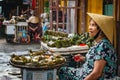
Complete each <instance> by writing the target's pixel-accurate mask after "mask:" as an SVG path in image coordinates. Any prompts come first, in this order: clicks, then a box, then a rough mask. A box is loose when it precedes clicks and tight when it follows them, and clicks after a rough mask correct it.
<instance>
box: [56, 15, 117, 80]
mask: <svg viewBox="0 0 120 80" xmlns="http://www.w3.org/2000/svg"><path fill="white" fill-rule="evenodd" d="M88 15H89V16H90V18H91V19H90V24H89V36H90V37H91V38H93V39H94V46H92V47H91V48H90V49H89V51H88V53H87V54H86V57H83V56H82V55H80V54H79V55H77V56H79V57H80V59H79V60H77V62H78V61H81V60H84V61H85V63H84V64H83V66H82V67H81V68H72V67H61V68H60V69H59V72H58V75H59V80H116V79H115V77H116V75H117V74H116V72H117V55H116V51H115V48H116V38H115V36H116V33H115V31H116V30H115V21H114V18H113V17H110V16H104V15H99V14H93V13H88Z"/></svg>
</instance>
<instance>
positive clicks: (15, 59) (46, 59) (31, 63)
mask: <svg viewBox="0 0 120 80" xmlns="http://www.w3.org/2000/svg"><path fill="white" fill-rule="evenodd" d="M29 52H30V54H29V55H28V56H23V55H21V56H18V55H15V54H13V55H12V56H11V59H10V62H11V63H13V64H15V65H19V66H24V67H38V68H53V67H56V66H58V65H62V64H63V63H64V62H65V58H64V57H62V56H61V55H58V54H53V53H52V54H48V53H46V52H47V51H45V50H40V51H32V50H30V51H29Z"/></svg>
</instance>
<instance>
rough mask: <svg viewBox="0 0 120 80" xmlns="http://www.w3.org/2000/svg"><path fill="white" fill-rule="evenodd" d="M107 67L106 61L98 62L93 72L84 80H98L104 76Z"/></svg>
mask: <svg viewBox="0 0 120 80" xmlns="http://www.w3.org/2000/svg"><path fill="white" fill-rule="evenodd" d="M105 65H106V61H105V60H103V59H102V60H96V61H95V63H94V69H93V71H92V72H91V73H90V74H89V75H88V76H87V77H86V78H85V79H84V80H97V79H98V78H99V77H100V76H101V75H102V72H103V69H104V67H105Z"/></svg>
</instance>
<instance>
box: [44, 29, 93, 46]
mask: <svg viewBox="0 0 120 80" xmlns="http://www.w3.org/2000/svg"><path fill="white" fill-rule="evenodd" d="M60 33H62V34H60ZM63 35H64V36H63ZM65 35H66V36H65ZM43 42H45V43H47V45H48V46H49V47H57V48H61V47H70V46H72V45H80V44H85V45H88V46H89V47H91V46H92V45H93V39H92V38H90V37H89V33H87V32H86V33H81V34H78V33H75V34H73V35H72V36H70V37H68V35H67V34H66V33H63V32H55V31H52V30H48V31H46V33H45V35H44V36H43Z"/></svg>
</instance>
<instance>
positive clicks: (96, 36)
mask: <svg viewBox="0 0 120 80" xmlns="http://www.w3.org/2000/svg"><path fill="white" fill-rule="evenodd" d="M100 31H101V30H99V31H98V32H97V34H96V35H95V36H94V37H93V39H94V40H95V39H96V38H98V36H99V34H100Z"/></svg>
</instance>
